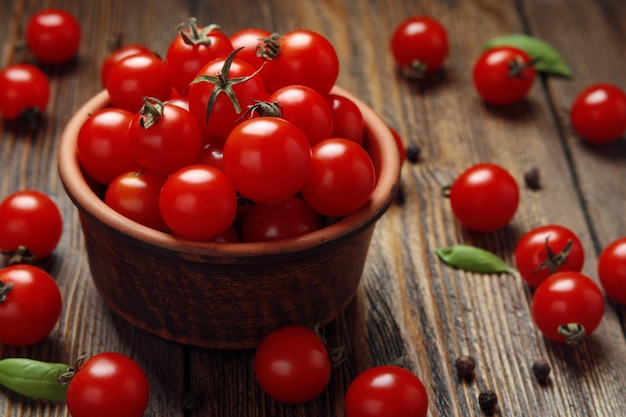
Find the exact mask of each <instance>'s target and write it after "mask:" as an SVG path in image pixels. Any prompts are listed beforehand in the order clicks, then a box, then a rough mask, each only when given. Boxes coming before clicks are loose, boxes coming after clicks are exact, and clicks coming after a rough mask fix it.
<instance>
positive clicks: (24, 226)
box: [0, 190, 63, 259]
mask: <svg viewBox="0 0 626 417" xmlns="http://www.w3.org/2000/svg"><path fill="white" fill-rule="evenodd" d="M62 233H63V218H62V217H61V212H60V211H59V208H58V207H57V205H56V204H55V202H54V201H52V199H50V197H48V196H47V195H46V194H44V193H42V192H39V191H35V190H23V191H17V192H15V193H13V194H11V195H9V196H8V197H6V198H5V199H4V200H3V201H2V202H1V203H0V251H3V252H13V251H17V250H18V249H19V248H20V247H22V246H23V247H26V249H28V251H30V252H31V253H32V254H33V255H34V256H35V258H37V259H42V258H45V257H46V256H48V255H50V254H51V253H52V252H53V251H54V249H55V248H56V246H57V244H58V243H59V240H60V239H61V234H62Z"/></svg>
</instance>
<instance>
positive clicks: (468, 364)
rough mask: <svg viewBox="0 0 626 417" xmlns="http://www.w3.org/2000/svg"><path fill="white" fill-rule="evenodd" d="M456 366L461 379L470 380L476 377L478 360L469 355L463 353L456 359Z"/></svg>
mask: <svg viewBox="0 0 626 417" xmlns="http://www.w3.org/2000/svg"><path fill="white" fill-rule="evenodd" d="M454 366H455V367H456V371H457V373H458V375H459V378H460V379H466V380H470V379H472V378H473V377H474V370H475V369H476V361H475V360H474V358H472V357H471V356H468V355H461V356H459V357H458V358H456V360H455V361H454Z"/></svg>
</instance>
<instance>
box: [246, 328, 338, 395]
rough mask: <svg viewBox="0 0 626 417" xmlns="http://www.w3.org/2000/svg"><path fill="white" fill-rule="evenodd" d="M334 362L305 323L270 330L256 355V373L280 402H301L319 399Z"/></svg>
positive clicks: (265, 389) (320, 341)
mask: <svg viewBox="0 0 626 417" xmlns="http://www.w3.org/2000/svg"><path fill="white" fill-rule="evenodd" d="M331 369H332V364H331V361H330V356H329V354H328V350H327V348H326V345H325V344H324V342H323V341H322V340H321V339H320V336H319V335H318V334H317V333H316V332H315V331H313V330H311V329H310V328H308V327H304V326H284V327H280V328H278V329H276V330H273V331H272V332H270V333H269V334H268V335H267V336H265V338H264V339H263V340H262V341H261V343H260V344H259V346H258V347H257V350H256V353H255V355H254V374H255V376H256V379H257V382H258V383H259V385H260V386H261V388H262V389H263V391H264V392H265V393H266V394H267V395H269V396H270V397H272V398H274V399H275V400H277V401H280V402H282V403H287V404H302V403H306V402H308V401H312V400H314V399H315V398H317V397H318V396H319V395H320V394H321V393H322V392H323V391H324V390H325V389H326V386H327V385H328V383H329V381H330V376H331Z"/></svg>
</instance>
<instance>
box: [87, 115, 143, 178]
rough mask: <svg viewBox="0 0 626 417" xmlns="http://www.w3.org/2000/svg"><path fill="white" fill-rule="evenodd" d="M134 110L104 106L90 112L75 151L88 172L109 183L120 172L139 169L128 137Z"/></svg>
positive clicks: (90, 175) (89, 174)
mask: <svg viewBox="0 0 626 417" xmlns="http://www.w3.org/2000/svg"><path fill="white" fill-rule="evenodd" d="M132 119H133V113H131V112H129V111H127V110H122V109H116V108H112V107H105V108H103V109H100V110H98V111H96V112H95V113H93V114H92V115H90V116H89V117H88V118H87V120H85V122H84V123H83V125H82V126H81V127H80V130H79V131H78V137H77V139H76V154H77V156H78V161H79V162H80V165H81V167H82V168H83V169H84V170H85V172H86V173H87V175H88V176H89V177H91V178H92V179H94V180H96V181H97V182H99V183H101V184H105V185H106V184H108V183H110V182H111V181H112V180H113V179H114V178H116V177H117V176H118V175H121V174H123V173H125V172H128V171H136V170H139V168H140V167H139V162H138V161H137V155H136V154H135V151H134V150H133V148H132V146H131V143H130V139H129V137H128V127H129V126H130V122H131V121H132Z"/></svg>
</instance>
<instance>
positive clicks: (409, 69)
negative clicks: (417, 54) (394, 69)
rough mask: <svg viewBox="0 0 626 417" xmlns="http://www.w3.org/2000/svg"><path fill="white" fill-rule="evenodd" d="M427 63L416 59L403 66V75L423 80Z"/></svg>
mask: <svg viewBox="0 0 626 417" xmlns="http://www.w3.org/2000/svg"><path fill="white" fill-rule="evenodd" d="M426 70H427V65H426V63H424V62H422V61H420V60H417V59H416V60H414V61H411V62H410V63H409V65H406V66H404V67H402V69H401V72H402V75H403V76H404V77H406V78H408V79H411V80H421V79H422V78H424V76H425V75H426Z"/></svg>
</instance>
